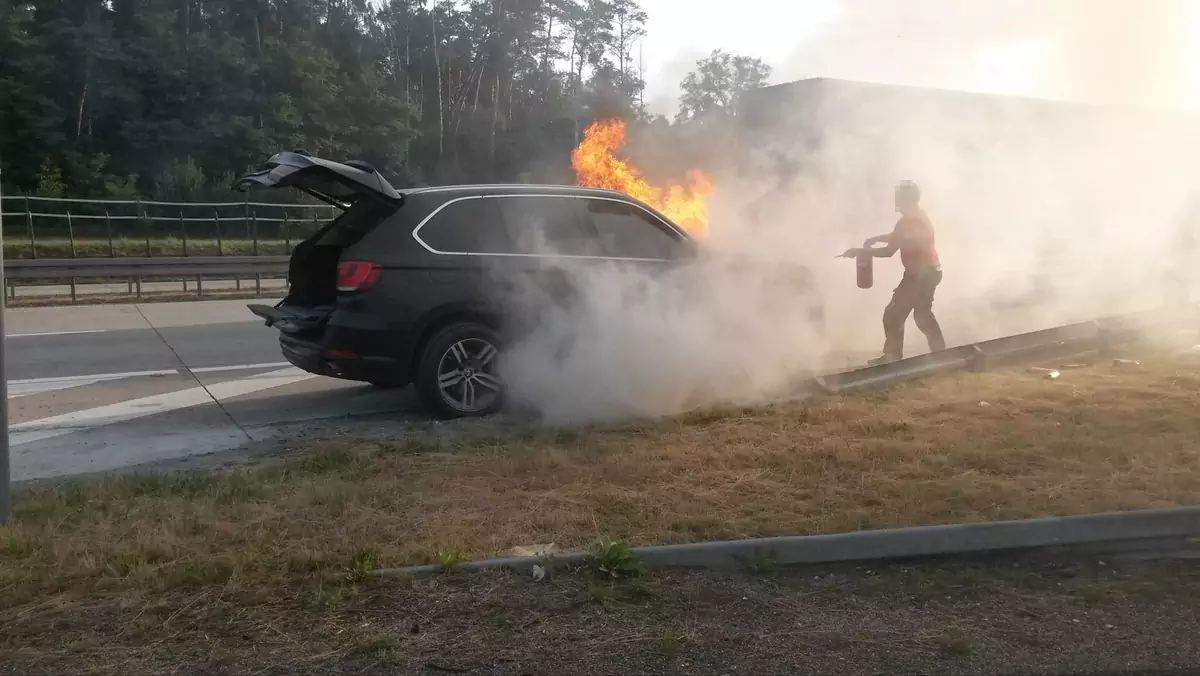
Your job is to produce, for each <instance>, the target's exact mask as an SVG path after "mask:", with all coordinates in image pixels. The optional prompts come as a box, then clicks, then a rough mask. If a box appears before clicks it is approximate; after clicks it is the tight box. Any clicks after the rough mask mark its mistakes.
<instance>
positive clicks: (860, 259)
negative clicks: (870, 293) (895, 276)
mask: <svg viewBox="0 0 1200 676" xmlns="http://www.w3.org/2000/svg"><path fill="white" fill-rule="evenodd" d="M852 256H853V258H854V268H855V271H856V276H857V278H858V288H860V289H869V288H871V287H872V286H875V261H874V259H875V257H874V256H872V255H871V250H870V248H869V247H863V248H862V249H858V250H857V251H856V250H855V249H848V250H847V251H846V253H844V254H842V255H840V256H838V258H850V257H852Z"/></svg>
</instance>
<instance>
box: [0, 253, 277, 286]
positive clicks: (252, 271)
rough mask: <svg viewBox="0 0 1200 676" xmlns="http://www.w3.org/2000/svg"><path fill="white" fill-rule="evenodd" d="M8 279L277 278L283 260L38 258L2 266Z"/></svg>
mask: <svg viewBox="0 0 1200 676" xmlns="http://www.w3.org/2000/svg"><path fill="white" fill-rule="evenodd" d="M4 267H5V270H6V273H7V275H8V277H9V278H11V279H20V280H26V281H29V280H36V281H44V280H48V279H66V278H69V277H121V278H125V277H221V276H231V275H278V274H283V273H286V272H287V268H288V257H287V256H173V257H170V258H166V257H164V258H132V257H131V258H58V259H54V258H42V259H17V260H10V261H7V262H6V263H5V266H4Z"/></svg>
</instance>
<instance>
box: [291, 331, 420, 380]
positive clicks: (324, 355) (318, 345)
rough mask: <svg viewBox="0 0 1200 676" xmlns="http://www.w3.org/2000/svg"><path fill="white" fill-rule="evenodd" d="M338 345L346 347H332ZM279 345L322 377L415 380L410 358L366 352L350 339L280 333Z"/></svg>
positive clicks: (293, 359)
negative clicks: (329, 338)
mask: <svg viewBox="0 0 1200 676" xmlns="http://www.w3.org/2000/svg"><path fill="white" fill-rule="evenodd" d="M334 344H336V345H345V347H332V345H334ZM279 348H280V350H281V351H282V352H283V358H284V359H286V360H287V361H288V362H289V363H291V364H292V365H293V366H295V367H296V368H298V369H301V370H304V371H307V372H309V373H313V374H316V375H319V376H328V377H330V378H341V379H343V380H354V381H359V382H366V383H376V384H380V385H391V386H402V385H407V384H408V383H409V382H411V380H412V374H411V373H410V372H409V371H410V369H409V368H408V360H404V359H397V358H395V357H381V356H372V355H365V354H362V353H361V352H359V351H358V350H356V349H354V345H353V343H347V342H346V341H338V342H337V343H331V342H330V341H328V340H326V338H325V337H324V336H321V337H315V338H310V337H305V338H298V337H296V336H292V335H289V334H286V333H280V335H279Z"/></svg>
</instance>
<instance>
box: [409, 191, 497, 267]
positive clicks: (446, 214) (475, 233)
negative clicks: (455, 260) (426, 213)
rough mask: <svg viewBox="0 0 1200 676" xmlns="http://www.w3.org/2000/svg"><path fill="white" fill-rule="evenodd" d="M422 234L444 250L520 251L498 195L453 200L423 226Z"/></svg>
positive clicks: (451, 251) (473, 252)
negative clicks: (497, 197)
mask: <svg viewBox="0 0 1200 676" xmlns="http://www.w3.org/2000/svg"><path fill="white" fill-rule="evenodd" d="M420 237H421V240H422V241H424V242H425V243H426V244H427V245H429V246H430V247H432V248H433V249H434V250H435V251H438V252H440V253H457V254H475V253H482V254H507V253H515V252H516V245H515V244H514V243H513V240H512V237H510V236H509V233H508V230H507V229H506V227H505V224H504V219H502V218H501V216H500V209H499V207H498V206H497V204H496V199H494V198H488V197H479V198H467V199H460V200H458V201H455V202H450V203H449V204H447V205H446V206H445V207H443V208H442V210H441V211H439V212H438V213H437V215H436V216H434V217H433V219H432V220H430V222H429V223H428V224H426V225H425V227H423V228H421V232H420Z"/></svg>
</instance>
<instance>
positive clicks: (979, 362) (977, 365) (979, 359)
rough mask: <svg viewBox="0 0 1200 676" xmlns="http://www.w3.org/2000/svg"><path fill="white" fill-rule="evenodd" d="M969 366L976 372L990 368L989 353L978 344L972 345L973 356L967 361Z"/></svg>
mask: <svg viewBox="0 0 1200 676" xmlns="http://www.w3.org/2000/svg"><path fill="white" fill-rule="evenodd" d="M967 368H968V369H969V370H971V371H974V372H975V373H983V372H984V371H986V370H987V368H988V363H987V353H986V352H984V351H983V350H982V349H981V348H980V347H979V346H978V345H972V346H971V358H970V360H968V361H967Z"/></svg>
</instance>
